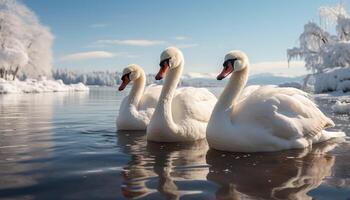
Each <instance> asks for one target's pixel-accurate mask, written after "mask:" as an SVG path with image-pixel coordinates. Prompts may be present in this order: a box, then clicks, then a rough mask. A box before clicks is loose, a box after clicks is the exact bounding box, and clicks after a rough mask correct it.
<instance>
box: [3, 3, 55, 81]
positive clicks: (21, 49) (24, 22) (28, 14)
mask: <svg viewBox="0 0 350 200" xmlns="http://www.w3.org/2000/svg"><path fill="white" fill-rule="evenodd" d="M52 40H53V36H52V34H51V33H50V31H49V29H48V28H47V27H45V26H43V25H41V24H40V22H39V20H38V18H37V17H36V15H35V14H34V13H33V12H32V11H30V10H29V9H28V8H27V7H26V6H25V5H23V4H22V3H20V2H17V1H16V0H0V78H8V77H7V76H9V74H12V76H13V78H14V76H15V75H16V74H17V73H19V74H20V75H22V76H26V77H32V78H36V77H38V76H40V75H44V76H51V61H52V51H51V45H52Z"/></svg>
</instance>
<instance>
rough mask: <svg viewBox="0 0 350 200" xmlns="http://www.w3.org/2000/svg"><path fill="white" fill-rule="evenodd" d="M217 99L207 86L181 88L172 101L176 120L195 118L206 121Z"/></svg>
mask: <svg viewBox="0 0 350 200" xmlns="http://www.w3.org/2000/svg"><path fill="white" fill-rule="evenodd" d="M216 101H217V98H216V97H215V96H214V94H213V93H211V92H209V90H207V89H205V88H193V87H185V88H179V89H178V90H177V91H176V94H175V96H174V99H173V102H172V112H173V118H174V121H176V122H181V121H182V120H187V119H194V120H197V121H200V122H205V123H206V122H208V121H209V118H210V115H211V112H212V110H213V108H214V106H215V104H216Z"/></svg>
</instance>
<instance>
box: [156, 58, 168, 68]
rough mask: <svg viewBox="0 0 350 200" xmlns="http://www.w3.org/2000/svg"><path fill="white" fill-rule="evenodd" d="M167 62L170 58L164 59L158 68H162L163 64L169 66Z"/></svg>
mask: <svg viewBox="0 0 350 200" xmlns="http://www.w3.org/2000/svg"><path fill="white" fill-rule="evenodd" d="M169 61H170V58H167V59H164V60H162V61H161V62H160V63H159V66H160V67H164V65H165V64H168V66H169Z"/></svg>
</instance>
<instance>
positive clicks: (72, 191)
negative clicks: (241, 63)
mask: <svg viewBox="0 0 350 200" xmlns="http://www.w3.org/2000/svg"><path fill="white" fill-rule="evenodd" d="M211 90H213V91H214V92H215V93H219V91H221V89H218V88H216V89H211ZM126 93H127V92H123V93H117V92H116V91H115V89H113V88H92V90H91V91H90V93H55V94H23V95H0V199H63V198H64V199H152V200H154V199H200V200H202V199H350V145H349V144H348V143H347V142H336V141H330V142H327V143H323V144H320V145H316V146H314V147H313V148H312V149H304V150H291V151H284V152H276V153H256V154H244V153H227V152H219V151H215V150H209V148H208V145H207V143H206V141H198V142H195V143H185V144H183V143H182V144H180V143H178V144H176V143H175V144H165V143H151V142H148V143H147V142H146V139H145V133H142V132H139V133H136V132H116V125H115V120H116V116H117V112H118V109H119V104H120V102H121V100H122V98H123V97H124V96H125V95H126ZM317 102H318V104H319V105H320V107H321V108H322V109H323V110H324V111H325V112H326V113H327V114H328V115H329V116H330V117H332V118H333V119H334V121H335V122H336V123H337V127H336V128H340V129H343V130H344V131H345V132H346V133H347V134H348V135H350V125H349V117H348V116H346V115H334V114H332V112H331V110H330V106H329V105H331V104H332V100H329V99H328V100H318V101H317Z"/></svg>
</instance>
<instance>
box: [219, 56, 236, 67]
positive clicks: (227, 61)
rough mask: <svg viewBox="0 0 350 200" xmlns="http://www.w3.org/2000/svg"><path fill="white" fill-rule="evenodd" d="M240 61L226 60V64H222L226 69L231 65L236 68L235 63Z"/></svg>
mask: <svg viewBox="0 0 350 200" xmlns="http://www.w3.org/2000/svg"><path fill="white" fill-rule="evenodd" d="M236 60H238V59H237V58H234V59H229V60H226V61H225V62H224V64H222V65H223V66H224V67H227V66H228V64H229V63H231V65H232V66H233V67H234V66H235V61H236Z"/></svg>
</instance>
